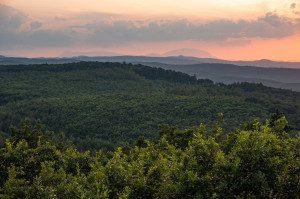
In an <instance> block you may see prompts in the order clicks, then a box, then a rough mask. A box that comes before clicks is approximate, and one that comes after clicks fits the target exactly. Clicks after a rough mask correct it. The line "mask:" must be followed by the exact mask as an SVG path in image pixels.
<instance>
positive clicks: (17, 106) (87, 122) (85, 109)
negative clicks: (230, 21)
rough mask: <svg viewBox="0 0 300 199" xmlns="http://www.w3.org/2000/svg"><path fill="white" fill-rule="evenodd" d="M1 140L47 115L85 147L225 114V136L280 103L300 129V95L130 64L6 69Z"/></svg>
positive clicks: (0, 71)
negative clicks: (23, 122) (15, 128)
mask: <svg viewBox="0 0 300 199" xmlns="http://www.w3.org/2000/svg"><path fill="white" fill-rule="evenodd" d="M0 85H1V87H0V136H1V137H0V144H2V145H3V144H4V140H5V138H7V137H8V136H9V127H10V125H15V126H18V124H19V121H21V120H22V119H24V118H26V117H27V118H29V119H30V120H31V121H34V120H35V119H40V120H41V122H42V123H43V124H44V127H43V128H44V130H46V129H47V130H52V131H54V132H56V133H61V132H62V133H63V134H64V135H65V136H66V137H67V138H68V139H70V140H71V141H72V142H73V143H75V145H76V146H77V147H78V150H86V149H90V150H98V149H100V148H107V149H109V150H112V149H114V148H115V147H116V146H119V145H120V144H122V143H123V144H125V143H126V142H128V143H129V144H130V145H132V144H134V142H135V141H136V139H137V138H138V137H139V136H145V137H146V138H147V139H152V138H159V133H158V132H159V131H158V125H159V124H169V125H172V126H176V125H177V126H178V129H184V128H187V127H190V126H198V125H199V124H200V123H205V124H206V125H207V129H209V130H210V129H212V128H214V125H215V122H214V121H216V120H217V118H218V113H223V123H222V128H223V130H224V132H225V134H227V133H229V132H231V131H232V130H233V129H234V128H235V127H238V125H239V124H240V123H244V122H246V121H249V120H252V119H255V118H259V119H260V121H264V120H265V119H266V118H268V117H269V116H270V114H271V113H273V112H274V111H275V110H276V109H277V108H278V109H279V110H281V111H282V112H283V113H284V114H285V116H286V118H287V119H288V121H289V122H290V125H291V126H292V127H293V128H294V129H295V130H294V131H291V132H290V133H291V134H295V133H296V132H297V130H299V129H300V114H299V112H300V108H299V105H300V93H297V92H292V91H289V90H283V89H274V88H269V87H265V86H263V85H262V84H251V83H235V84H231V85H225V84H220V83H213V82H212V81H210V80H207V79H205V80H203V79H199V80H198V79H196V78H195V77H194V76H189V75H187V74H183V73H180V72H174V71H171V70H164V69H161V68H152V67H147V66H143V65H133V64H127V63H100V62H79V63H69V64H57V65H48V64H42V65H12V66H0Z"/></svg>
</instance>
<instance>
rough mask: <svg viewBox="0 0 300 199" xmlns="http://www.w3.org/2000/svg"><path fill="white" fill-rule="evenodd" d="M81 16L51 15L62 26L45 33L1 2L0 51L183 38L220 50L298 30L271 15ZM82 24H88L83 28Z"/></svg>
mask: <svg viewBox="0 0 300 199" xmlns="http://www.w3.org/2000/svg"><path fill="white" fill-rule="evenodd" d="M80 16H81V17H80V19H81V20H79V21H78V20H77V18H78V17H79V15H78V16H74V17H73V18H72V19H69V18H64V16H56V17H53V19H52V20H53V23H58V24H60V28H59V29H58V28H57V29H54V28H53V29H51V30H49V29H46V27H45V26H46V25H44V24H43V23H42V22H40V21H37V20H32V19H31V18H30V17H27V16H26V15H25V14H24V13H22V12H20V11H19V10H16V9H14V8H12V7H9V6H5V5H1V4H0V50H1V49H7V48H10V49H14V48H22V47H23V48H27V47H65V46H72V45H74V44H75V43H79V44H89V45H92V46H101V47H107V46H118V45H126V44H130V43H133V42H149V43H150V42H173V41H187V40H189V41H205V42H214V43H217V44H219V45H222V46H245V45H249V44H250V43H251V39H252V38H265V39H268V38H273V39H281V38H284V37H287V36H291V35H293V34H294V33H295V32H296V31H298V30H300V25H299V24H300V22H297V19H295V20H292V19H289V18H286V17H283V16H280V15H278V14H277V13H274V12H269V13H266V14H265V15H264V16H262V17H259V18H257V19H254V20H243V19H241V20H238V21H232V20H228V19H220V20H213V21H209V22H206V23H203V22H202V23H195V22H193V23H191V22H190V21H188V20H185V19H183V20H176V21H170V20H169V21H166V20H165V21H163V20H144V21H143V20H134V19H131V20H122V19H124V16H121V15H114V14H110V13H84V14H82V13H81V14H80ZM92 19H94V20H92ZM62 20H63V21H62ZM86 21H92V22H91V23H89V24H85V23H86ZM295 22H297V23H295ZM45 24H46V23H45ZM61 24H64V27H65V28H64V27H62V25H61ZM53 27H55V24H54V25H53Z"/></svg>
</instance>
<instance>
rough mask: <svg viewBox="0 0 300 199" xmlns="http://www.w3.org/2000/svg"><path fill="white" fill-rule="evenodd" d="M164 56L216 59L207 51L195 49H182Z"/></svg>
mask: <svg viewBox="0 0 300 199" xmlns="http://www.w3.org/2000/svg"><path fill="white" fill-rule="evenodd" d="M162 56H166V57H168V56H186V57H199V58H215V56H213V55H212V54H210V53H209V52H207V51H204V50H199V49H194V48H181V49H177V50H171V51H168V52H166V53H164V54H162Z"/></svg>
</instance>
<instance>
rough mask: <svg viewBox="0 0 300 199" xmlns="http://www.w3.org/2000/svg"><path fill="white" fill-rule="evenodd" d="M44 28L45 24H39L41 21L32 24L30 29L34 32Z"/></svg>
mask: <svg viewBox="0 0 300 199" xmlns="http://www.w3.org/2000/svg"><path fill="white" fill-rule="evenodd" d="M42 26H43V24H42V23H41V22H39V21H34V22H31V23H30V27H31V29H32V30H34V29H38V28H40V27H42Z"/></svg>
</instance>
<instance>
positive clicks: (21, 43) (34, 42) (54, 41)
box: [0, 4, 75, 49]
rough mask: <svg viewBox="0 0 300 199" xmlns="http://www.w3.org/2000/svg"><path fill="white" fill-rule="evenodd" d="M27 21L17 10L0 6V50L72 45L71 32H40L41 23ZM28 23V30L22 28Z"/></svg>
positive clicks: (72, 34)
mask: <svg viewBox="0 0 300 199" xmlns="http://www.w3.org/2000/svg"><path fill="white" fill-rule="evenodd" d="M28 21H29V20H28V18H27V16H26V15H25V14H23V13H22V12H20V11H19V10H16V9H14V8H12V7H10V6H6V5H1V4H0V49H13V48H16V47H17V48H21V47H23V48H27V47H61V46H70V45H72V44H73V43H74V39H73V36H74V35H75V34H74V33H73V32H70V31H65V30H40V29H39V28H41V27H42V25H43V24H42V23H41V22H38V21H33V22H30V21H29V22H28ZM28 23H29V26H30V30H28V29H26V28H23V26H25V27H26V25H27V24H28ZM37 29H38V30H37Z"/></svg>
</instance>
